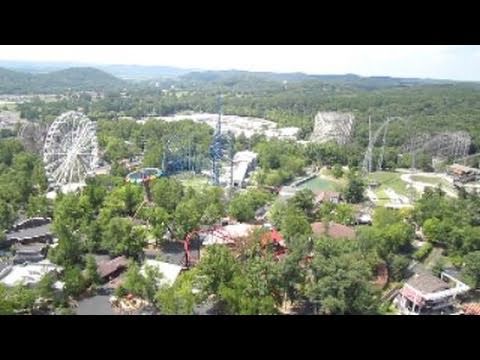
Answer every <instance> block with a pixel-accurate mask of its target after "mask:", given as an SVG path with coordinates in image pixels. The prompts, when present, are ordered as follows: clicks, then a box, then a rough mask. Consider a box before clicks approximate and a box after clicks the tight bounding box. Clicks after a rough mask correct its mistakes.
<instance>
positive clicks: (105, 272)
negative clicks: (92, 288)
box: [98, 256, 128, 278]
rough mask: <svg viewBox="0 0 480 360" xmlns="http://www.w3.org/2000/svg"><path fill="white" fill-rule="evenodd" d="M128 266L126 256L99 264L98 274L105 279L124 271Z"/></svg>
mask: <svg viewBox="0 0 480 360" xmlns="http://www.w3.org/2000/svg"><path fill="white" fill-rule="evenodd" d="M127 266H128V259H127V258H126V257H125V256H119V257H116V258H115V259H112V260H110V261H104V262H101V263H100V264H98V274H99V275H100V277H102V278H105V277H107V276H109V275H111V274H113V273H114V272H116V271H117V270H120V269H122V268H123V269H124V268H126V267H127Z"/></svg>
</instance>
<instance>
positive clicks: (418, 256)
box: [413, 243, 433, 261]
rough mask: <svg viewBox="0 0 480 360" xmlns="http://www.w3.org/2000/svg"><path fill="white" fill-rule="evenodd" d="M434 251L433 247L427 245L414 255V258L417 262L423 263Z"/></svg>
mask: <svg viewBox="0 0 480 360" xmlns="http://www.w3.org/2000/svg"><path fill="white" fill-rule="evenodd" d="M432 249H433V245H432V244H430V243H426V244H425V245H423V246H422V247H421V248H420V249H418V250H417V251H415V253H414V254H413V258H414V259H415V260H417V261H422V260H423V259H425V258H426V257H427V256H428V254H430V251H432Z"/></svg>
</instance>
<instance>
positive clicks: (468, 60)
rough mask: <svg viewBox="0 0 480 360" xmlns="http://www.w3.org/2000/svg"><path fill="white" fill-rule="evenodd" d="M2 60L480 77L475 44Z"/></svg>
mask: <svg viewBox="0 0 480 360" xmlns="http://www.w3.org/2000/svg"><path fill="white" fill-rule="evenodd" d="M0 60H8V61H28V62H71V63H76V64H86V65H87V64H88V65H95V64H98V65H121V64H125V65H145V66H152V65H156V66H172V67H178V68H187V69H201V70H232V69H235V70H247V71H266V72H283V73H286V72H303V73H307V74H322V75H328V74H347V73H350V74H356V75H361V76H392V77H407V78H412V77H414V78H431V79H449V80H461V81H480V67H479V66H478V65H479V63H480V46H479V45H0Z"/></svg>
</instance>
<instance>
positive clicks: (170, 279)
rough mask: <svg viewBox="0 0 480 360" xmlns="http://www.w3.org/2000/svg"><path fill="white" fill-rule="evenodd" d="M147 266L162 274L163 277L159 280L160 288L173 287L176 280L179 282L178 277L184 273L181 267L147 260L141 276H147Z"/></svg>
mask: <svg viewBox="0 0 480 360" xmlns="http://www.w3.org/2000/svg"><path fill="white" fill-rule="evenodd" d="M147 266H151V267H153V268H155V269H157V270H158V271H159V272H160V273H161V274H162V277H161V278H160V279H159V280H158V285H159V286H164V285H166V286H172V285H173V283H174V282H175V280H177V277H178V275H180V272H181V271H182V267H181V266H179V265H175V264H169V263H166V262H163V261H157V260H151V259H148V260H145V263H144V264H143V265H142V268H141V269H140V274H142V275H143V276H145V268H146V267H147Z"/></svg>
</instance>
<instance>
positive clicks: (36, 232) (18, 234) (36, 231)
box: [6, 224, 52, 240]
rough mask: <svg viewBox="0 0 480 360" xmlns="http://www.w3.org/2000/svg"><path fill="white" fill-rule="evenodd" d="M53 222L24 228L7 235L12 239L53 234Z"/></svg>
mask: <svg viewBox="0 0 480 360" xmlns="http://www.w3.org/2000/svg"><path fill="white" fill-rule="evenodd" d="M51 234H52V231H51V224H45V225H41V226H37V227H33V228H28V229H23V230H19V231H13V232H10V233H8V234H7V235H6V239H7V240H11V239H20V240H21V239H29V238H32V239H33V238H37V237H42V236H47V235H51Z"/></svg>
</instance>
